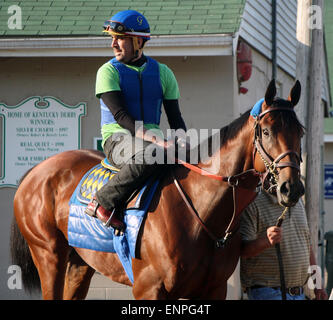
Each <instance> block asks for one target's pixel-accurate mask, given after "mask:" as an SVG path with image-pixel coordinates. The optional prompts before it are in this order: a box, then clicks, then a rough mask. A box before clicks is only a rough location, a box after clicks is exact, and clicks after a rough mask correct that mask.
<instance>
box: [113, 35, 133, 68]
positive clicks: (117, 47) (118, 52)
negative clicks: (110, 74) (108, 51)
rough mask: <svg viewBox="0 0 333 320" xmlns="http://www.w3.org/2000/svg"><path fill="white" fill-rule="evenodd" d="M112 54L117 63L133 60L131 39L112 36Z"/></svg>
mask: <svg viewBox="0 0 333 320" xmlns="http://www.w3.org/2000/svg"><path fill="white" fill-rule="evenodd" d="M111 47H112V49H113V53H114V55H115V57H116V59H117V60H118V61H119V62H124V63H127V62H130V61H131V60H132V59H133V58H134V49H133V42H132V38H130V37H125V36H112V44H111Z"/></svg>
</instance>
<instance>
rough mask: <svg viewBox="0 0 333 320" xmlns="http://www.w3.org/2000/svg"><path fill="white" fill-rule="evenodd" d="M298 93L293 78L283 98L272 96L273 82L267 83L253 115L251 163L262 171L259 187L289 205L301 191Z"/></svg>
mask: <svg viewBox="0 0 333 320" xmlns="http://www.w3.org/2000/svg"><path fill="white" fill-rule="evenodd" d="M300 94H301V85H300V83H299V81H297V82H296V84H295V85H294V87H293V88H292V89H291V91H290V95H289V97H288V99H287V100H284V99H281V98H275V95H276V86H275V81H274V80H272V81H271V82H270V84H269V85H268V88H267V91H266V94H265V99H264V102H263V103H262V108H261V113H260V114H259V115H257V117H256V125H255V152H254V167H255V169H256V170H258V171H260V172H263V173H264V174H263V187H264V188H265V189H266V190H268V191H269V192H271V193H272V194H276V196H277V198H278V201H279V203H280V204H281V205H284V206H287V207H290V206H293V205H295V204H296V202H297V201H298V199H299V198H300V197H301V196H302V195H303V194H304V186H303V183H302V181H301V180H300V162H301V138H302V136H303V133H304V127H303V126H302V125H301V123H300V122H299V120H298V119H297V116H296V113H295V111H294V107H295V105H296V104H297V103H298V101H299V98H300Z"/></svg>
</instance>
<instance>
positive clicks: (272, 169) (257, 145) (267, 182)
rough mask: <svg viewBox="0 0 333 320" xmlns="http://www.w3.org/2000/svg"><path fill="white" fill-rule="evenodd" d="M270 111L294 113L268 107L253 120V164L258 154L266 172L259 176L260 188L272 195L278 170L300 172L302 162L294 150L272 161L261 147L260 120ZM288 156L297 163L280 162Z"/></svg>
mask: <svg viewBox="0 0 333 320" xmlns="http://www.w3.org/2000/svg"><path fill="white" fill-rule="evenodd" d="M272 111H289V112H294V113H295V111H294V109H292V108H287V107H269V108H268V109H266V110H265V111H263V112H261V113H260V114H259V115H258V116H257V117H256V118H255V124H254V142H253V143H254V148H253V163H254V160H255V156H256V153H257V152H258V154H259V156H260V158H261V160H262V161H263V163H264V165H265V168H266V171H265V172H264V173H262V175H261V182H262V186H263V188H264V189H265V190H267V191H269V192H270V193H273V192H275V191H276V187H277V183H278V170H277V169H278V168H280V169H281V168H286V167H291V168H294V169H296V170H297V171H298V172H300V165H299V164H300V163H301V161H302V158H301V153H297V152H296V151H294V150H287V151H285V152H283V153H281V154H279V155H278V156H277V157H276V158H275V159H273V158H272V157H271V156H270V155H269V154H268V153H267V152H266V151H265V149H264V147H263V145H262V136H261V132H262V130H261V126H260V120H261V119H262V118H263V117H264V116H265V115H266V114H267V113H270V112H272ZM288 155H294V156H295V157H296V160H297V163H295V162H290V161H281V160H282V159H283V158H285V157H286V156H288Z"/></svg>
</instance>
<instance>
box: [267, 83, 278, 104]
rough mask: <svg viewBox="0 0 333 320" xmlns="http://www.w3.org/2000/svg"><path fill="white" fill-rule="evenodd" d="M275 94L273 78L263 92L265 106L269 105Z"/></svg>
mask: <svg viewBox="0 0 333 320" xmlns="http://www.w3.org/2000/svg"><path fill="white" fill-rule="evenodd" d="M275 95H276V86H275V79H273V80H272V81H271V82H270V83H269V85H268V87H267V90H266V93H265V102H266V105H267V106H271V105H272V103H273V100H274V97H275Z"/></svg>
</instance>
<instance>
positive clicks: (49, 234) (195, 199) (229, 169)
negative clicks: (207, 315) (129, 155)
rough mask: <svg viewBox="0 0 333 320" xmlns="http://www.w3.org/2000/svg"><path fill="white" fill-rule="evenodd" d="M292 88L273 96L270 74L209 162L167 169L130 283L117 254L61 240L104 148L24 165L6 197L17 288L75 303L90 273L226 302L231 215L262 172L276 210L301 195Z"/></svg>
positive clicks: (144, 294) (144, 295)
mask: <svg viewBox="0 0 333 320" xmlns="http://www.w3.org/2000/svg"><path fill="white" fill-rule="evenodd" d="M300 91H301V87H300V83H299V82H298V81H297V82H296V84H295V85H294V87H293V88H292V89H291V91H290V95H289V97H288V99H287V100H284V99H281V98H276V97H275V95H276V86H275V81H274V80H272V81H271V82H270V84H269V86H268V88H267V90H266V94H265V99H264V102H263V103H262V109H261V111H260V112H261V113H260V114H259V115H257V116H255V117H254V116H252V115H250V111H248V112H246V113H244V114H243V115H242V116H241V117H240V118H239V119H236V120H235V121H233V122H232V123H231V124H230V125H228V126H226V127H225V128H223V129H221V130H220V132H219V134H220V137H221V146H220V147H219V148H218V150H217V152H215V153H214V154H213V155H212V156H211V158H210V161H209V163H208V162H199V164H198V165H196V166H195V168H196V169H197V170H193V167H190V168H188V167H185V166H184V165H172V169H171V172H172V174H167V175H165V176H164V177H163V178H162V180H161V182H160V185H159V187H158V190H157V193H156V194H155V195H154V198H153V200H152V203H151V204H150V208H149V210H148V213H147V216H146V219H145V221H144V224H143V226H142V228H141V233H140V236H139V243H138V244H137V248H136V249H137V251H138V258H135V259H134V258H133V260H132V269H133V275H134V283H133V284H132V283H131V281H130V280H129V278H128V277H127V275H126V273H125V271H124V269H123V267H122V265H121V263H120V260H119V258H118V256H117V254H115V253H105V252H98V251H93V250H88V249H82V248H75V247H71V246H69V245H68V238H67V225H68V215H69V199H70V197H71V195H72V193H73V192H74V190H75V188H76V186H77V184H78V183H79V181H80V179H81V178H82V176H83V175H84V174H85V173H86V172H87V171H88V170H89V169H90V168H92V167H93V166H95V165H96V164H98V163H99V162H100V161H101V160H102V159H103V158H104V157H105V156H104V154H102V153H100V152H97V151H91V150H75V151H66V152H62V153H59V154H57V155H54V156H52V157H50V158H48V159H46V160H44V161H43V162H41V163H39V164H38V165H37V166H35V167H34V168H32V169H31V170H30V171H29V172H28V173H27V174H26V175H25V176H24V177H23V179H22V180H21V182H20V185H19V187H18V189H17V192H16V194H15V198H14V220H13V226H12V236H11V249H12V257H13V262H14V263H16V264H18V265H20V266H21V268H22V275H23V283H24V285H25V288H26V289H28V290H33V289H36V288H39V289H41V291H42V297H43V299H84V298H85V297H86V295H87V292H88V289H89V285H90V281H91V278H92V276H93V274H94V272H95V271H98V272H100V273H101V274H103V275H104V276H106V277H108V278H110V279H112V280H113V281H116V282H119V283H122V284H125V285H129V286H132V287H133V288H132V292H133V296H134V297H135V298H136V299H173V300H174V299H179V298H185V299H194V298H195V299H225V298H226V293H227V280H228V278H229V277H230V276H231V275H232V273H233V271H234V270H235V268H236V265H237V263H238V259H239V256H240V247H241V242H240V235H239V232H238V228H237V227H238V224H239V218H240V213H241V211H242V210H243V209H244V208H245V207H246V206H247V205H248V204H249V203H250V202H251V201H253V200H254V197H255V195H256V192H255V188H256V186H257V185H258V183H259V178H260V177H261V174H263V175H265V179H266V178H267V179H266V180H265V181H264V182H263V183H264V184H265V183H266V184H267V183H268V184H269V185H270V186H271V187H274V188H273V189H274V190H275V192H276V194H277V197H278V200H279V202H280V203H281V204H282V205H284V206H293V205H294V204H295V203H296V202H297V201H298V199H299V197H300V196H302V195H303V193H304V187H303V184H302V182H301V181H300V172H299V165H300V163H299V161H300V148H301V137H302V134H303V126H302V125H301V124H300V122H299V121H298V119H297V116H296V113H295V112H294V106H295V105H296V104H297V103H298V101H299V97H300ZM217 155H218V156H217ZM217 159H218V160H217ZM274 159H275V160H274ZM208 167H209V168H212V167H214V168H218V174H216V175H215V174H214V175H209V174H207V172H206V174H198V172H196V171H198V170H206V171H208V169H207V168H208ZM198 168H200V169H198ZM244 172H245V174H244V175H243V173H244ZM266 173H268V174H267V176H266ZM237 177H240V179H238V178H237ZM241 177H243V178H244V177H245V178H244V179H241ZM212 178H213V179H212ZM273 180H274V181H273ZM267 181H268V182H267ZM272 181H273V182H274V183H273V182H272ZM272 183H273V185H272ZM238 184H239V185H238ZM226 230H227V231H228V232H226ZM214 236H215V239H214ZM220 236H222V237H220ZM223 236H225V237H223ZM219 237H220V238H219ZM212 238H213V239H214V241H215V240H216V239H217V241H215V245H214V241H213V240H212ZM221 239H222V240H221ZM226 239H227V241H225V240H226ZM218 247H219V248H218ZM37 271H38V274H37ZM39 281H40V282H39Z"/></svg>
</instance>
